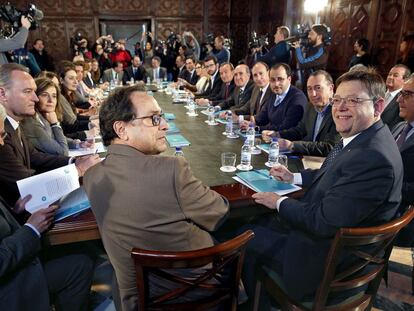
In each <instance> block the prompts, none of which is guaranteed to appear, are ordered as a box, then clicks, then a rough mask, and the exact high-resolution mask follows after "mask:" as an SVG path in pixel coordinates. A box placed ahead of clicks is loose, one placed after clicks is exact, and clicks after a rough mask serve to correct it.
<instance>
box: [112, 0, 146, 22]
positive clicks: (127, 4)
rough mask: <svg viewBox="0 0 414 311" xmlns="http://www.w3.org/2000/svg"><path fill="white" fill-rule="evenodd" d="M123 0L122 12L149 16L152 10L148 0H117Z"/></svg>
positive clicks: (137, 15)
mask: <svg viewBox="0 0 414 311" xmlns="http://www.w3.org/2000/svg"><path fill="white" fill-rule="evenodd" d="M119 2H124V9H125V11H124V13H130V14H133V15H135V16H136V17H137V18H140V17H142V16H150V15H151V12H152V6H151V5H152V3H153V2H154V1H150V0H128V1H119Z"/></svg>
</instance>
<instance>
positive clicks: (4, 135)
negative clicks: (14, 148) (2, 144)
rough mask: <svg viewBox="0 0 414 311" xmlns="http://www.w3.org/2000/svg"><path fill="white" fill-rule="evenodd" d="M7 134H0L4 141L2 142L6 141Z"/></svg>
mask: <svg viewBox="0 0 414 311" xmlns="http://www.w3.org/2000/svg"><path fill="white" fill-rule="evenodd" d="M7 135H8V134H7V132H3V133H1V134H0V138H1V139H2V140H5V139H6V137H7Z"/></svg>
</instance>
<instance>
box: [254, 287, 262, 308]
mask: <svg viewBox="0 0 414 311" xmlns="http://www.w3.org/2000/svg"><path fill="white" fill-rule="evenodd" d="M261 290H262V283H261V282H260V281H256V288H255V290H254V301H253V309H252V311H259V305H260V292H261Z"/></svg>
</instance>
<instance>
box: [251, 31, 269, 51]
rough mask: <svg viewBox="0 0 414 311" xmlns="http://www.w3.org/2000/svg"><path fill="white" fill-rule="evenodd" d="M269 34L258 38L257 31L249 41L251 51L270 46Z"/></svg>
mask: <svg viewBox="0 0 414 311" xmlns="http://www.w3.org/2000/svg"><path fill="white" fill-rule="evenodd" d="M268 37H269V34H264V35H261V36H258V35H257V33H256V32H255V31H253V32H252V34H251V40H250V41H249V49H253V48H259V47H266V46H268V45H269V38H268Z"/></svg>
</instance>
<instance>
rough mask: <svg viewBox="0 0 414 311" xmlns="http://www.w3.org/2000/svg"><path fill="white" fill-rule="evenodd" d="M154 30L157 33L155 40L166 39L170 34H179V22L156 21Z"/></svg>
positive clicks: (159, 19)
mask: <svg viewBox="0 0 414 311" xmlns="http://www.w3.org/2000/svg"><path fill="white" fill-rule="evenodd" d="M155 29H156V31H157V38H158V39H160V40H165V39H167V37H168V35H169V33H170V32H173V33H176V34H177V33H180V23H179V21H178V20H177V21H171V20H163V19H161V18H158V19H156V21H155Z"/></svg>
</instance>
